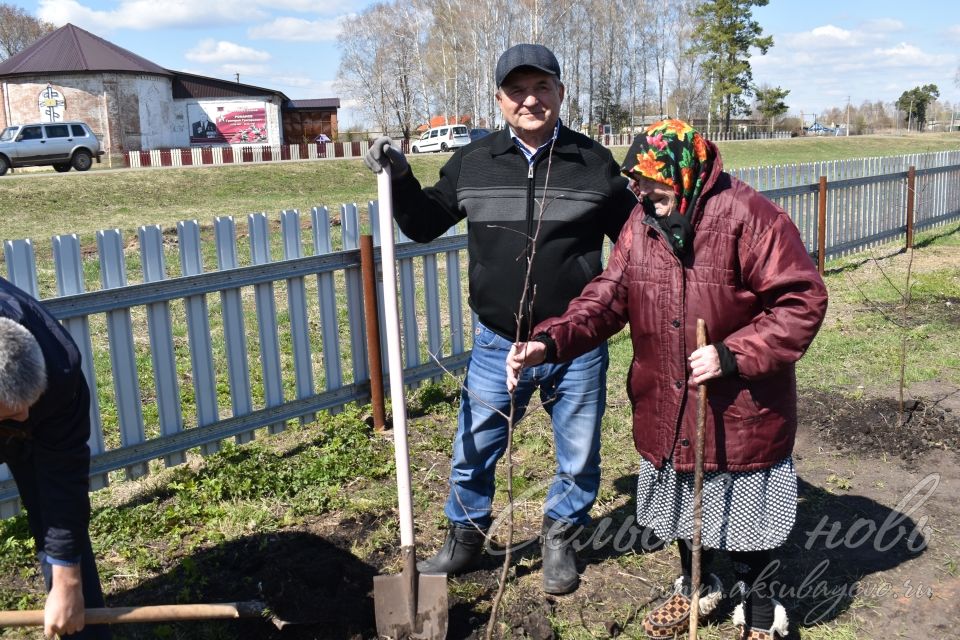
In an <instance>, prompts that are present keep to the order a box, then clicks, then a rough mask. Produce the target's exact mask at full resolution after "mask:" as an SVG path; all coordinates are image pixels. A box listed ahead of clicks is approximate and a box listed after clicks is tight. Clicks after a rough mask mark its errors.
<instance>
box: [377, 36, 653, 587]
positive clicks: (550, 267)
mask: <svg viewBox="0 0 960 640" xmlns="http://www.w3.org/2000/svg"><path fill="white" fill-rule="evenodd" d="M496 83H497V87H498V89H497V93H496V100H497V103H498V105H499V106H500V111H501V113H502V114H503V117H504V120H505V121H506V123H507V124H508V125H509V127H507V128H505V129H503V130H501V131H498V132H496V133H494V134H492V135H489V136H486V137H484V138H481V139H480V140H477V141H475V142H472V143H471V144H469V145H468V146H466V147H463V148H461V149H459V150H458V151H457V152H456V153H454V154H453V157H451V158H450V160H449V161H448V162H447V163H446V164H445V165H444V166H443V168H442V169H441V170H440V180H439V181H438V182H437V183H436V184H435V185H434V186H433V187H426V188H423V187H421V186H420V183H419V182H418V181H417V179H416V178H415V177H414V176H413V173H412V172H411V170H410V165H409V164H408V163H407V161H406V159H405V158H404V156H403V154H402V153H401V152H400V151H399V150H397V149H396V148H395V147H393V146H392V141H391V140H390V138H387V137H382V138H378V139H377V140H375V141H374V143H373V146H372V147H371V149H370V151H369V152H368V154H367V157H366V158H365V160H366V162H367V165H368V166H369V167H370V168H371V169H372V170H374V171H377V172H379V171H380V170H381V167H382V166H384V165H386V164H389V165H390V166H391V171H392V179H393V180H392V184H393V191H394V195H393V207H394V211H395V213H394V216H395V218H396V220H397V223H398V224H399V225H400V228H401V229H402V230H403V232H404V233H405V234H406V235H407V236H409V237H410V238H412V239H413V240H416V241H418V242H429V241H430V240H432V239H434V238H436V237H438V236H439V235H440V234H442V233H443V232H445V231H446V230H447V229H449V228H450V227H451V226H453V225H454V224H456V223H457V222H458V221H460V220H462V219H463V218H466V219H467V228H468V249H469V256H470V267H469V289H470V305H471V307H472V308H473V310H474V311H475V312H476V314H477V317H478V319H479V324H478V325H477V327H476V329H475V332H474V333H475V335H474V346H473V351H472V353H471V357H470V364H469V366H468V369H467V375H466V379H465V382H464V385H465V389H464V391H463V393H462V395H461V402H460V415H459V420H458V422H459V425H458V429H457V434H456V437H455V441H454V450H453V460H452V470H451V474H450V495H449V498H448V500H447V503H446V508H445V512H446V515H447V517H448V519H449V521H450V529H449V531H448V534H447V538H446V540H445V542H444V544H443V546H442V547H441V549H440V550H439V551H438V552H437V554H436V555H435V556H433V557H432V558H430V559H428V560H426V561H424V562H421V563H420V564H419V568H420V570H421V571H422V572H425V573H451V574H455V573H462V572H464V571H467V570H470V569H472V568H474V567H475V566H476V565H477V561H478V560H479V559H480V558H481V556H482V551H483V546H484V542H485V539H486V535H488V533H489V528H490V526H491V524H492V518H491V506H492V500H493V495H494V473H495V467H496V464H497V461H498V460H499V458H500V457H501V456H502V455H503V453H504V450H505V447H506V436H507V424H506V420H504V418H503V415H502V414H506V413H507V412H508V408H509V403H510V397H509V394H508V393H507V389H506V383H505V376H504V365H505V362H506V355H507V352H508V351H509V349H510V345H511V344H512V343H513V342H514V341H515V340H518V339H520V340H524V339H526V337H527V334H528V332H529V330H530V328H531V327H533V326H534V325H536V323H537V322H539V321H540V320H543V319H546V318H549V317H552V316H555V315H558V314H561V313H562V312H563V311H564V310H565V309H566V307H567V303H568V302H569V301H570V300H571V299H572V298H574V297H576V296H577V295H579V293H580V290H581V289H583V287H584V285H585V284H586V283H588V282H589V281H590V280H591V279H592V278H593V277H594V276H596V275H598V274H599V273H600V271H601V249H602V244H603V238H604V235H606V236H607V237H609V238H610V239H611V240H616V238H617V236H618V235H619V233H620V228H621V227H622V226H623V223H624V221H626V219H627V217H628V216H629V214H630V210H631V209H632V208H633V205H634V204H636V198H635V197H634V196H633V194H632V193H631V192H630V191H628V189H627V183H626V180H625V179H624V178H622V177H621V176H620V172H619V169H618V165H617V163H616V162H615V161H614V159H613V157H612V156H611V154H610V152H609V151H608V150H607V149H605V148H604V147H602V146H600V145H599V144H597V143H595V142H594V141H592V140H590V139H589V138H587V137H585V136H583V135H580V134H579V133H576V132H574V131H572V130H570V129H568V128H566V127H565V126H563V125H562V124H561V123H560V118H559V116H560V113H559V111H560V104H561V103H562V101H563V96H564V91H565V89H564V86H563V83H562V82H560V65H559V63H558V62H557V59H556V57H555V56H554V55H553V53H552V52H551V51H550V50H549V49H547V48H546V47H543V46H542V45H535V44H520V45H516V46H514V47H511V48H510V49H508V50H507V51H506V52H504V53H503V55H502V56H501V57H500V60H499V61H498V63H497V68H496ZM528 264H531V265H532V266H531V273H530V278H529V279H527V277H526V273H527V265H528ZM518 318H519V323H518ZM607 364H608V358H607V350H606V345H603V346H601V347H599V348H597V349H595V350H594V351H591V352H590V353H587V354H585V355H583V356H581V357H580V358H577V360H575V361H574V362H572V363H570V364H569V365H563V366H557V367H554V366H545V367H541V368H539V369H536V370H528V372H529V375H527V376H526V377H525V378H524V379H523V380H522V381H521V383H520V385H519V386H518V387H517V390H516V402H517V406H518V407H520V409H519V411H518V412H517V418H518V419H519V417H520V416H522V415H523V411H524V408H525V407H526V405H527V403H528V401H529V399H530V397H531V396H532V394H533V392H534V391H536V390H539V391H540V394H541V397H543V398H544V399H545V400H546V404H545V405H544V406H545V408H546V410H547V412H548V413H549V414H550V416H551V418H552V422H553V431H554V443H555V449H556V459H557V473H556V476H555V477H554V479H553V481H552V484H551V485H550V489H549V492H548V495H547V502H546V504H545V505H544V521H543V533H544V540H543V547H542V550H543V587H544V591H546V592H547V593H568V592H570V591H573V590H574V589H576V587H577V585H578V583H579V575H578V573H577V568H576V556H575V555H574V549H573V547H572V545H571V544H570V538H571V534H572V533H573V530H574V527H577V526H578V525H583V524H586V523H588V522H589V520H590V517H589V511H590V508H591V507H592V505H593V503H594V500H595V499H596V496H597V489H598V486H599V483H600V421H601V418H602V416H603V410H604V404H605V397H606V395H605V394H606V370H607Z"/></svg>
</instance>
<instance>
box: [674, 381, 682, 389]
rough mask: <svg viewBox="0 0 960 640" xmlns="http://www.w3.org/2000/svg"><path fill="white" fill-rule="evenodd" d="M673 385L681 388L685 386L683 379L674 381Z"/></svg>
mask: <svg viewBox="0 0 960 640" xmlns="http://www.w3.org/2000/svg"><path fill="white" fill-rule="evenodd" d="M673 386H675V387H676V388H677V389H679V388H681V387H682V386H683V382H682V381H681V380H677V381H676V382H674V383H673Z"/></svg>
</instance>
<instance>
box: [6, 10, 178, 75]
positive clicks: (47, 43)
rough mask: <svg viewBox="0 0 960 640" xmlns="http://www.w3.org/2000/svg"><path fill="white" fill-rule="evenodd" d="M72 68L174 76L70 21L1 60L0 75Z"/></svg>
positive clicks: (57, 71)
mask: <svg viewBox="0 0 960 640" xmlns="http://www.w3.org/2000/svg"><path fill="white" fill-rule="evenodd" d="M71 71H79V72H84V71H95V72H103V71H125V72H128V73H149V74H155V75H162V76H169V75H171V73H170V72H169V71H167V70H166V69H164V68H163V67H161V66H159V65H156V64H154V63H152V62H150V61H149V60H147V59H146V58H141V57H140V56H138V55H136V54H135V53H131V52H130V51H127V50H126V49H124V48H122V47H118V46H117V45H115V44H113V43H111V42H107V41H106V40H104V39H103V38H100V37H98V36H95V35H93V34H92V33H90V32H89V31H84V30H83V29H81V28H80V27H77V26H74V25H72V24H69V23H68V24H65V25H64V26H62V27H60V28H59V29H57V30H56V31H54V32H53V33H49V34H47V35H46V36H44V37H43V38H40V39H39V40H37V41H36V42H34V43H33V44H32V45H30V46H29V47H27V48H26V49H24V50H23V51H21V52H20V53H18V54H17V55H15V56H11V57H10V58H8V59H7V60H5V61H3V62H2V63H0V76H12V75H30V74H40V73H63V72H71Z"/></svg>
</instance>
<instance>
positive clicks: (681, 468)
mask: <svg viewBox="0 0 960 640" xmlns="http://www.w3.org/2000/svg"><path fill="white" fill-rule="evenodd" d="M622 170H623V173H624V174H626V175H627V176H628V177H629V178H630V179H631V188H632V189H633V190H634V192H635V193H636V194H637V197H638V199H639V203H638V204H637V206H636V208H635V209H634V211H633V213H632V215H631V217H630V219H629V220H628V222H627V224H626V225H625V226H624V228H623V231H622V232H621V234H620V237H619V239H618V240H617V243H616V245H615V247H614V249H613V252H612V254H611V257H610V262H609V264H608V266H607V268H606V270H605V271H604V272H603V273H602V274H601V275H599V276H597V277H596V278H595V279H594V280H593V281H592V282H591V283H590V284H588V285H587V286H586V288H584V290H583V292H582V293H581V295H580V297H578V298H576V299H574V300H573V301H572V302H571V303H570V305H569V307H568V308H567V311H566V313H564V315H563V316H561V317H559V318H552V319H550V320H546V321H544V322H542V323H541V324H539V325H538V326H537V327H535V328H534V330H533V332H532V335H533V338H532V339H531V340H530V342H526V343H519V344H516V345H514V347H513V349H512V350H511V352H510V355H509V357H508V360H507V385H508V387H511V388H512V386H514V385H516V384H517V381H518V379H519V378H520V377H522V376H530V375H533V376H535V375H536V368H533V369H531V370H529V371H523V369H524V368H528V367H536V365H539V364H540V363H542V362H563V361H566V360H569V359H571V358H574V357H576V356H577V355H578V354H581V353H584V352H585V351H587V350H589V349H592V348H593V347H595V346H596V345H598V344H600V343H602V342H603V341H604V340H606V339H607V338H609V337H610V336H612V335H613V334H615V333H617V332H618V331H620V329H622V328H623V327H624V325H625V324H626V323H627V322H629V323H630V334H631V339H632V341H633V352H634V354H633V362H632V363H631V366H630V371H629V373H628V377H627V392H628V395H629V397H630V399H631V402H632V403H633V436H634V443H635V445H636V447H637V451H639V452H640V455H641V461H640V472H639V477H638V483H637V484H638V486H637V520H638V524H639V525H640V526H647V527H650V528H652V529H653V531H654V532H655V533H656V534H657V535H658V536H659V537H660V538H662V539H664V540H666V541H672V540H676V541H677V544H678V547H679V551H680V570H681V575H680V577H679V578H678V579H677V580H676V582H675V585H674V593H673V595H672V597H671V598H670V599H669V600H667V601H666V602H665V603H664V604H662V605H661V606H659V607H657V608H656V609H654V610H653V611H651V612H650V613H649V614H648V615H647V617H646V619H645V620H644V631H645V633H646V634H647V636H649V637H651V638H672V637H673V636H674V634H675V633H681V632H683V630H684V628H685V627H686V626H687V625H688V624H689V622H688V617H689V612H690V595H691V594H690V572H691V557H692V548H691V542H690V541H691V539H692V537H693V524H692V522H693V518H692V503H693V473H692V472H693V468H694V440H695V435H696V406H697V402H696V394H697V385H698V384H701V383H707V386H708V388H709V394H708V399H709V409H708V412H707V413H708V415H707V425H706V437H705V457H704V469H705V472H706V473H705V478H704V489H703V531H702V542H703V547H704V549H703V558H702V561H703V567H704V568H705V569H706V568H707V567H709V564H710V561H711V559H712V556H713V551H714V550H720V551H726V552H729V554H730V556H731V560H732V564H733V567H734V569H735V571H736V572H737V574H738V575H737V578H738V581H737V586H736V588H735V589H733V590H732V591H731V594H735V595H736V597H737V598H738V599H739V604H737V606H736V608H735V610H734V624H735V625H736V628H737V633H738V635H737V637H738V638H741V639H749V640H760V639H771V638H782V637H783V636H786V635H787V633H788V628H787V627H788V624H787V615H786V612H785V611H784V609H783V606H782V605H781V604H780V603H779V602H777V601H776V600H774V599H773V594H772V593H770V592H769V588H766V587H765V585H767V584H769V578H770V574H769V572H768V573H767V574H766V576H765V579H764V580H763V581H758V580H757V578H758V577H760V576H761V574H762V573H763V572H764V569H765V568H766V567H767V565H768V564H770V563H771V562H772V560H773V553H772V551H773V550H775V549H777V548H778V547H780V546H781V545H782V544H783V543H784V542H785V541H786V539H787V536H788V534H789V533H790V530H791V528H792V527H793V523H794V519H795V516H796V498H797V482H796V472H795V471H794V466H793V459H792V451H793V443H794V436H795V434H796V427H797V412H796V404H797V392H796V377H795V373H794V363H795V362H796V361H797V360H798V359H799V358H800V357H801V356H802V355H803V353H804V351H805V350H806V349H807V347H808V346H809V344H810V342H811V341H812V340H813V338H814V336H815V335H816V333H817V330H818V329H819V327H820V323H821V322H822V320H823V316H824V313H825V312H826V307H827V292H826V288H825V287H824V284H823V281H822V280H821V279H820V276H819V275H818V273H817V271H816V269H815V268H814V265H813V262H812V261H811V260H810V257H809V255H808V254H807V251H806V249H805V248H804V246H803V242H802V240H801V238H800V234H799V233H798V232H797V229H796V227H795V226H794V224H793V222H792V221H791V220H790V218H789V217H788V216H787V214H786V213H785V212H784V211H783V210H782V209H780V208H779V207H777V206H776V205H775V204H773V203H772V202H770V201H769V200H767V199H766V198H765V197H763V196H762V195H760V194H759V193H758V192H757V191H755V190H754V189H752V188H751V187H749V186H748V185H746V184H744V183H743V182H740V181H739V180H737V179H736V178H734V177H732V176H731V175H729V174H728V173H725V172H724V171H723V165H722V162H721V159H720V153H719V151H718V150H717V148H716V146H715V145H714V144H713V143H711V142H709V141H707V140H705V139H704V138H703V137H702V136H701V135H700V134H699V133H698V132H697V131H695V130H694V129H693V128H692V127H691V126H690V125H688V124H687V123H685V122H682V121H679V120H664V121H663V122H659V123H657V124H655V125H653V126H651V127H650V128H649V129H648V130H647V131H646V133H645V134H642V135H640V136H637V138H636V139H635V140H634V143H633V146H631V147H630V150H629V151H628V153H627V158H626V160H625V161H624V164H623V166H622ZM698 318H703V319H704V320H705V321H706V323H707V327H708V329H709V332H710V338H711V340H713V341H714V342H713V343H712V344H710V345H708V346H706V347H703V348H699V349H696V348H695V345H696V321H697V319H698ZM771 568H775V566H773V567H771ZM704 582H705V583H707V585H708V590H707V592H706V593H705V594H704V595H703V596H702V597H701V598H700V600H699V603H700V609H699V610H700V615H701V617H706V616H709V614H710V613H711V612H712V611H714V610H715V609H716V606H717V604H718V602H719V600H720V597H721V595H722V587H721V586H720V583H719V580H718V579H717V578H716V576H714V575H712V574H711V575H710V576H709V578H708V579H707V580H705V581H704Z"/></svg>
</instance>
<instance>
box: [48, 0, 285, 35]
mask: <svg viewBox="0 0 960 640" xmlns="http://www.w3.org/2000/svg"><path fill="white" fill-rule="evenodd" d="M265 16H266V14H265V12H264V11H263V10H262V9H260V8H258V7H257V6H255V5H253V4H245V3H237V2H228V1H227V0H205V1H204V2H190V1H187V0H122V1H121V2H120V4H119V5H118V6H117V8H116V9H113V10H110V11H101V10H98V9H92V8H90V7H88V6H86V5H83V4H80V3H79V2H77V1H76V0H40V4H39V7H38V9H37V17H39V18H40V19H42V20H46V21H47V22H51V23H53V24H55V25H57V26H61V25H64V24H66V23H68V22H71V23H73V24H76V25H78V26H81V27H83V28H85V29H89V30H91V31H93V32H94V33H107V32H110V31H113V30H116V29H138V30H153V29H162V28H166V27H182V28H196V29H203V28H208V27H209V26H210V25H222V24H238V23H239V24H242V23H245V22H252V21H255V20H262V19H263V18H264V17H265Z"/></svg>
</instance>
